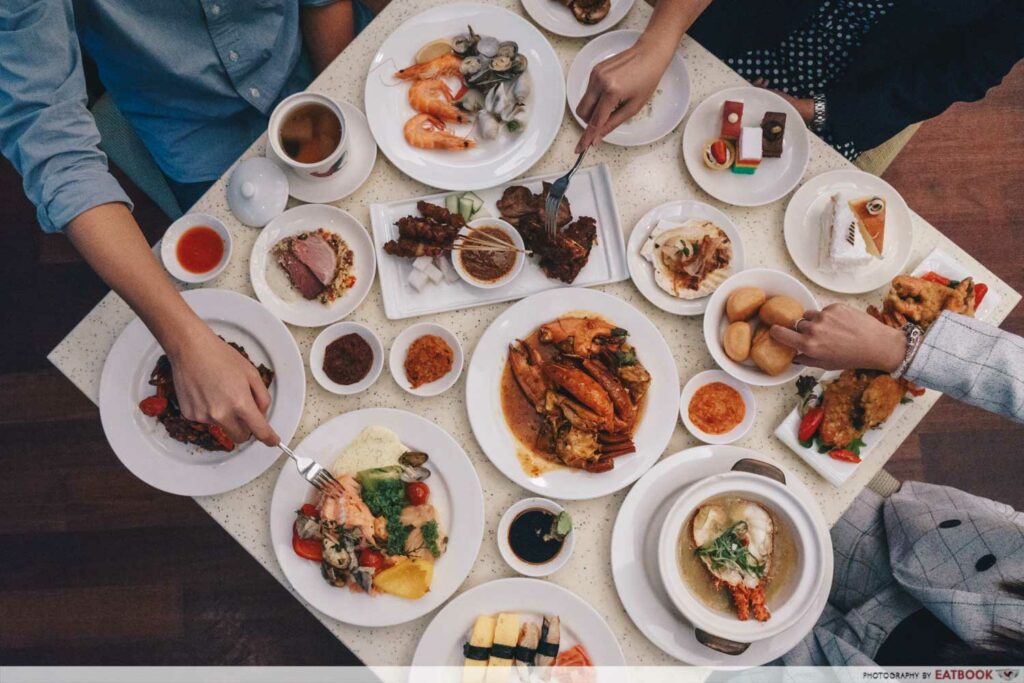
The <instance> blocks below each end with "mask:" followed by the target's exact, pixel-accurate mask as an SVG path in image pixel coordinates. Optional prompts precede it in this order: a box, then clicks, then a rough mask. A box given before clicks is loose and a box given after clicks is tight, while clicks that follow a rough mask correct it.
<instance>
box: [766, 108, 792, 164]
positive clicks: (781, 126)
mask: <svg viewBox="0 0 1024 683" xmlns="http://www.w3.org/2000/svg"><path fill="white" fill-rule="evenodd" d="M785 135H786V115H785V114H784V113H782V112H778V111H767V112H765V113H764V118H763V119H761V139H762V140H763V144H764V156H765V158H766V159H768V158H772V159H778V158H779V157H781V156H782V141H783V138H784V137H785Z"/></svg>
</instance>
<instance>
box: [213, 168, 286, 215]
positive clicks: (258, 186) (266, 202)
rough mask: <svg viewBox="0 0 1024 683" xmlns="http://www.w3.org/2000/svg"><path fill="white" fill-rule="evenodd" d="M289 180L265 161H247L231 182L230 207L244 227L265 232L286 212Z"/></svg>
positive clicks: (229, 188)
mask: <svg viewBox="0 0 1024 683" xmlns="http://www.w3.org/2000/svg"><path fill="white" fill-rule="evenodd" d="M287 203H288V178H287V177H286V176H285V174H284V171H283V170H281V167H279V166H278V165H277V164H275V163H274V162H273V161H271V160H270V159H267V158H266V157H253V158H251V159H246V160H245V161H243V162H242V163H240V164H239V165H238V167H237V168H236V169H235V170H234V172H233V173H232V174H231V179H230V180H228V207H229V208H230V209H231V213H233V214H235V218H237V219H238V220H239V221H241V222H242V223H245V224H246V225H249V226H252V227H254V228H262V227H263V226H264V225H266V224H267V223H269V222H270V221H271V220H273V219H274V218H276V217H277V216H278V215H280V214H281V212H282V211H284V207H285V205H286V204H287Z"/></svg>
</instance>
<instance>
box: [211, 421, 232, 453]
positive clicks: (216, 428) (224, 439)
mask: <svg viewBox="0 0 1024 683" xmlns="http://www.w3.org/2000/svg"><path fill="white" fill-rule="evenodd" d="M209 431H210V436H212V437H213V438H214V439H216V440H217V443H219V444H220V445H221V446H223V447H224V449H225V450H228V451H233V450H235V442H234V441H232V440H231V437H229V436H228V435H227V434H225V433H224V429H223V428H222V427H221V426H220V425H209Z"/></svg>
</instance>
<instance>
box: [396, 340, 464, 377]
mask: <svg viewBox="0 0 1024 683" xmlns="http://www.w3.org/2000/svg"><path fill="white" fill-rule="evenodd" d="M454 364H455V352H454V351H452V347H450V346H448V343H447V342H446V341H445V340H444V339H441V338H440V337H438V336H436V335H433V334H426V335H423V336H422V337H420V338H419V339H417V340H416V341H414V342H413V343H412V344H411V345H410V346H409V351H408V352H407V353H406V355H405V377H406V379H408V380H409V384H411V385H412V388H413V389H415V388H416V387H419V386H422V385H424V384H430V383H431V382H433V381H436V380H439V379H441V378H442V377H444V376H445V375H447V374H448V373H449V372H451V369H452V366H453V365H454Z"/></svg>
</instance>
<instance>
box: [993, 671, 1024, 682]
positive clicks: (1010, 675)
mask: <svg viewBox="0 0 1024 683" xmlns="http://www.w3.org/2000/svg"><path fill="white" fill-rule="evenodd" d="M998 673H999V680H1001V681H1016V680H1017V679H1018V678H1020V669H1000V670H999V672H998Z"/></svg>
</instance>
